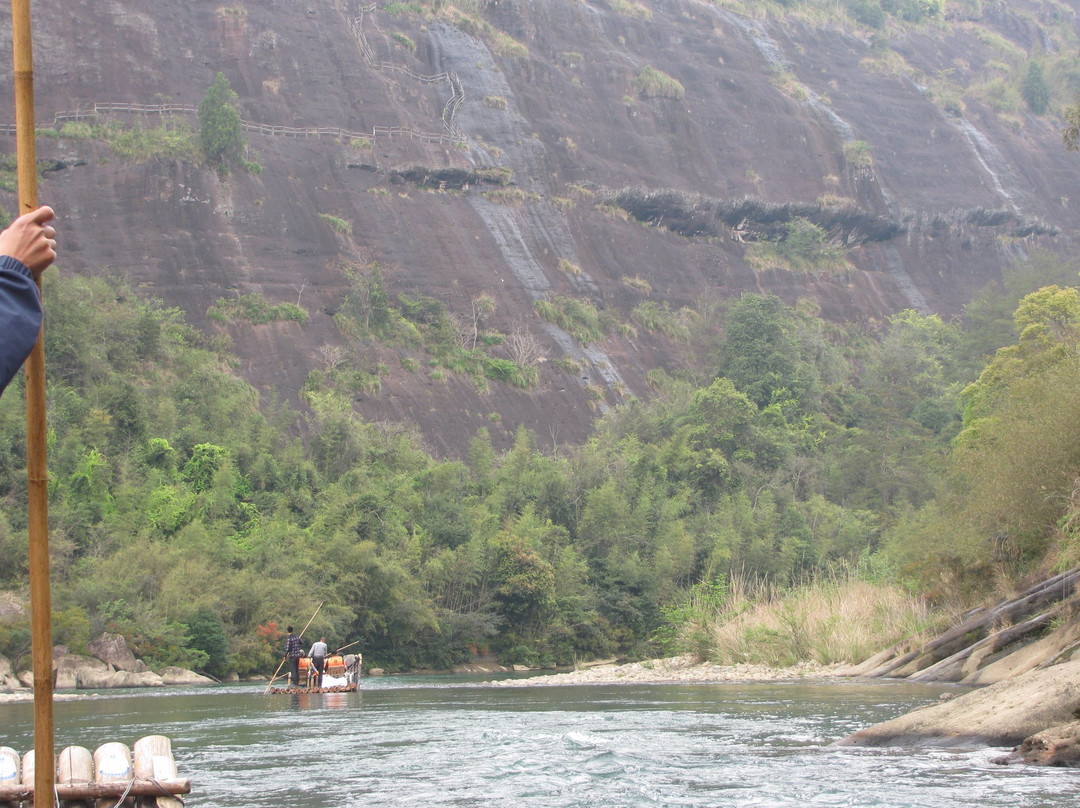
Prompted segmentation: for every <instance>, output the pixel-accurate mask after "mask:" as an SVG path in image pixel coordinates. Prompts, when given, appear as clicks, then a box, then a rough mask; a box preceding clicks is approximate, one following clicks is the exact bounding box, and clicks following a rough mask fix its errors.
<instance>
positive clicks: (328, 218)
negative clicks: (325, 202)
mask: <svg viewBox="0 0 1080 808" xmlns="http://www.w3.org/2000/svg"><path fill="white" fill-rule="evenodd" d="M319 218H320V219H322V220H323V221H324V222H326V223H327V224H329V225H330V227H331V228H333V230H334V231H335V232H338V233H341V234H342V235H345V236H351V235H352V232H353V229H352V225H351V224H350V223H349V222H347V221H345V220H344V219H342V218H340V217H339V216H333V215H331V214H329V213H320V214H319Z"/></svg>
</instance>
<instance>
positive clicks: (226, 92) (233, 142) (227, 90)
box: [199, 73, 244, 171]
mask: <svg viewBox="0 0 1080 808" xmlns="http://www.w3.org/2000/svg"><path fill="white" fill-rule="evenodd" d="M236 98H237V96H236V93H235V92H234V91H233V89H232V87H231V86H230V85H229V80H228V79H227V78H225V74H224V73H218V74H217V76H216V77H215V78H214V83H213V84H211V85H210V89H208V90H207V91H206V95H204V96H203V99H202V101H200V102H199V142H200V143H201V144H202V149H203V154H204V155H205V156H206V160H207V162H209V163H210V165H212V166H214V167H216V168H217V169H218V170H219V171H226V170H228V165H229V163H232V162H237V161H239V160H240V159H241V156H242V154H243V150H244V138H243V135H242V134H241V125H240V112H239V110H237V108H236V105H235V104H234V103H233V102H235V101H236Z"/></svg>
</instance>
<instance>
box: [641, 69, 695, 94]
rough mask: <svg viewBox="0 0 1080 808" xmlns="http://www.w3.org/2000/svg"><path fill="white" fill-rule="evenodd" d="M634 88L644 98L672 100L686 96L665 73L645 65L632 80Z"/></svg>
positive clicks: (679, 86) (677, 82)
mask: <svg viewBox="0 0 1080 808" xmlns="http://www.w3.org/2000/svg"><path fill="white" fill-rule="evenodd" d="M634 87H636V88H637V91H638V92H639V93H640V94H641V95H643V96H645V97H646V98H674V99H679V98H682V97H683V96H684V95H686V89H685V88H684V87H683V86H682V84H681V83H679V81H678V80H677V79H674V78H672V77H671V76H669V75H668V74H667V73H664V72H662V71H660V70H657V69H656V68H654V67H650V66H649V65H646V66H645V67H643V68H641V71H640V72H639V73H638V74H637V78H635V79H634Z"/></svg>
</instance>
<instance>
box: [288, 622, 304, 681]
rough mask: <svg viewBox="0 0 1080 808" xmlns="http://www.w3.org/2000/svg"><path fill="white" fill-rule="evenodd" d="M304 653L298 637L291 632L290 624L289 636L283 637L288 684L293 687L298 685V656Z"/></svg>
mask: <svg viewBox="0 0 1080 808" xmlns="http://www.w3.org/2000/svg"><path fill="white" fill-rule="evenodd" d="M303 655H304V647H303V646H302V645H300V638H299V637H297V636H296V635H295V634H293V629H292V626H289V636H288V637H286V638H285V658H286V659H287V660H289V684H291V685H292V686H293V687H299V686H300V657H302V656H303Z"/></svg>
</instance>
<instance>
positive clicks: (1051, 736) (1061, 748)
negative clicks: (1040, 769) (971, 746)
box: [994, 721, 1080, 767]
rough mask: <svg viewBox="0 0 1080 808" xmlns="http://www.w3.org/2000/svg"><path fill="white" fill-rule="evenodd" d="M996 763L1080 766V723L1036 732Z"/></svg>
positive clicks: (1073, 722) (1076, 722)
mask: <svg viewBox="0 0 1080 808" xmlns="http://www.w3.org/2000/svg"><path fill="white" fill-rule="evenodd" d="M994 763H1000V764H1002V765H1005V764H1009V763H1028V764H1031V765H1033V766H1069V767H1077V766H1080V721H1070V722H1069V723H1068V724H1062V725H1061V726H1059V727H1050V728H1049V729H1044V730H1043V731H1042V732H1036V733H1035V734H1034V735H1031V736H1030V737H1027V738H1024V740H1023V741H1022V742H1021V743H1020V745H1019V746H1017V747H1016V748H1015V749H1013V751H1012V754H1010V755H1006V756H1005V757H1001V758H997V759H995V760H994Z"/></svg>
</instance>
